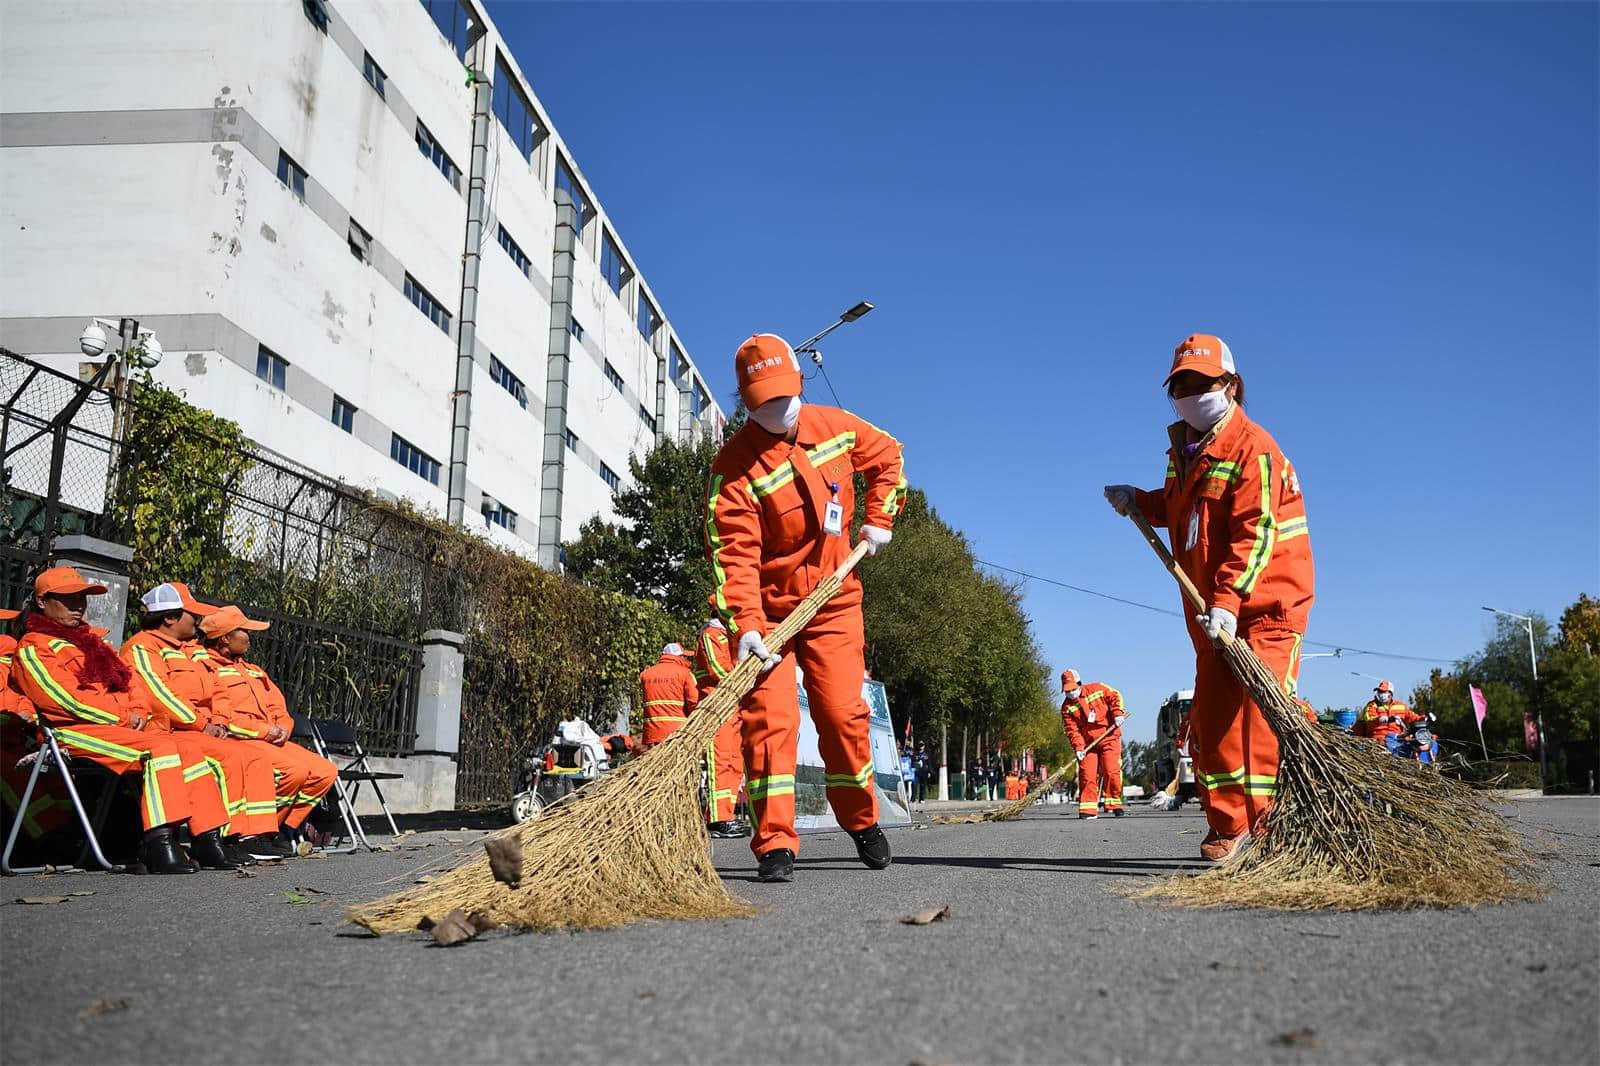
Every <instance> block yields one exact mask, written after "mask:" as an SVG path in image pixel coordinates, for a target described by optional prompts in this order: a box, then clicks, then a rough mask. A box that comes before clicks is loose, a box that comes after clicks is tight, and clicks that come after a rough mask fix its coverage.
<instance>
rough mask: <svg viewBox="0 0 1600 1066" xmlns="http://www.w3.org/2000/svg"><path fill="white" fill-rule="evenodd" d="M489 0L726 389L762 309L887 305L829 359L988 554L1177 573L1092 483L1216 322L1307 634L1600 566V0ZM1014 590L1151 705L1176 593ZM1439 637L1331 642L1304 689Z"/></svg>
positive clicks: (1503, 592) (1551, 601)
mask: <svg viewBox="0 0 1600 1066" xmlns="http://www.w3.org/2000/svg"><path fill="white" fill-rule="evenodd" d="M490 14H491V16H492V17H493V18H494V19H495V21H496V23H497V24H498V25H499V26H500V28H501V29H502V31H503V32H504V33H505V34H506V35H507V37H508V38H509V39H510V40H511V42H512V45H513V49H514V50H515V51H516V53H517V55H518V57H519V60H520V62H521V64H522V67H523V69H524V71H526V72H527V73H528V75H529V77H530V78H531V79H532V81H533V84H534V88H535V90H536V91H537V92H538V93H539V95H540V97H541V99H542V100H543V101H544V103H545V105H546V107H547V108H548V109H549V111H550V113H551V116H552V118H553V119H554V121H555V123H556V126H557V128H558V129H560V131H561V133H562V136H563V137H564V138H565V139H566V140H567V142H568V143H569V144H570V145H571V146H572V148H573V151H574V153H575V155H576V156H577V158H578V162H579V164H580V165H581V167H582V168H583V170H584V173H585V174H586V176H587V177H588V179H589V181H590V182H591V184H592V185H593V186H594V188H595V190H596V193H597V195H598V196H599V197H600V199H601V201H602V203H604V205H605V207H606V210H607V211H608V212H609V214H610V215H611V217H612V219H613V220H614V221H615V222H616V224H617V226H618V228H619V230H620V231H621V233H622V236H623V238H624V240H625V241H626V242H627V244H628V246H629V249H630V251H631V252H632V254H633V255H634V257H635V259H636V260H637V263H638V266H639V268H640V269H641V270H642V271H643V273H644V274H645V276H646V277H647V278H648V279H649V281H650V284H651V286H652V288H653V289H654V291H655V292H656V293H657V295H659V296H660V297H661V299H662V302H663V304H664V307H665V310H666V313H667V314H668V316H669V317H670V318H671V320H672V322H673V324H674V326H675V327H676V328H677V330H678V332H679V333H680V334H681V335H682V336H683V337H684V338H685V340H686V342H687V344H688V345H689V347H690V350H691V351H692V352H693V354H694V356H695V357H696V359H697V360H698V361H699V362H700V364H701V365H702V366H703V367H705V368H706V372H707V375H708V377H709V378H710V383H711V385H712V386H713V388H714V389H715V391H717V392H718V394H719V396H720V397H721V398H723V399H724V401H725V403H727V399H728V397H729V394H730V393H731V392H732V389H733V379H732V373H731V362H732V353H733V351H734V349H735V347H736V346H737V345H738V343H739V341H741V340H742V339H743V338H744V337H746V336H748V335H749V334H750V333H751V332H753V331H756V330H771V331H776V332H779V333H782V334H784V335H786V336H789V337H790V338H791V339H799V338H801V337H803V336H805V335H807V334H809V333H811V332H814V331H815V330H816V329H820V328H821V327H822V326H823V325H826V324H827V323H828V322H829V321H831V320H832V319H833V317H834V316H836V315H837V314H838V312H839V311H841V310H843V309H844V308H846V307H849V306H850V305H851V304H852V303H854V302H855V301H856V300H858V299H869V300H871V301H873V302H874V303H876V304H877V305H878V310H877V311H875V312H874V313H873V314H872V315H870V316H869V317H867V318H866V319H863V320H862V321H861V322H859V323H857V324H855V325H853V326H847V327H845V328H844V329H843V330H841V331H840V332H839V333H837V334H835V336H834V338H832V343H829V344H827V345H825V348H824V351H825V353H826V356H827V365H828V371H829V375H830V376H831V378H832V380H833V384H834V385H835V386H836V387H837V389H838V391H839V395H840V398H841V399H842V401H843V404H844V406H846V407H849V408H851V409H853V410H855V411H857V412H858V413H860V414H862V415H863V416H865V417H867V418H870V419H871V420H872V421H874V422H876V423H878V424H879V425H882V426H884V427H885V428H886V429H889V430H890V431H892V432H894V433H895V434H896V435H897V436H899V437H900V438H901V439H902V440H903V441H904V442H905V444H906V456H907V463H908V471H909V474H910V476H911V478H912V480H913V482H914V483H916V484H917V485H919V486H921V487H922V488H924V489H926V490H927V491H928V493H929V495H930V497H931V498H932V499H933V501H934V502H935V504H936V505H937V506H938V508H939V510H940V511H941V513H942V514H943V515H944V516H945V517H946V518H947V519H948V520H950V521H951V522H952V523H953V524H955V525H956V526H958V527H960V528H961V529H963V530H964V531H965V532H966V533H967V534H968V536H969V537H970V538H971V539H972V541H973V543H974V544H975V545H976V547H977V550H978V554H979V555H980V557H982V558H984V559H986V560H990V561H992V562H995V563H1001V564H1004V565H1008V566H1012V567H1016V568H1019V569H1023V570H1028V571H1032V572H1034V573H1038V574H1041V575H1046V576H1050V577H1054V578H1057V579H1060V580H1063V581H1067V582H1071V583H1075V584H1079V585H1083V586H1087V587H1091V588H1095V589H1099V590H1103V591H1105V592H1108V593H1113V594H1116V595H1120V596H1125V597H1129V598H1132V599H1135V600H1140V601H1144V602H1147V603H1154V604H1158V605H1160V606H1162V607H1168V608H1172V607H1176V606H1177V599H1176V590H1175V589H1174V588H1173V586H1172V585H1171V581H1170V579H1169V578H1168V577H1167V576H1166V574H1165V572H1164V571H1163V570H1161V569H1160V567H1159V565H1158V564H1157V563H1156V561H1155V559H1154V557H1153V556H1152V555H1151V554H1150V552H1149V549H1148V548H1147V547H1146V546H1145V545H1144V544H1143V542H1142V541H1141V540H1140V539H1139V537H1138V535H1137V533H1136V532H1135V531H1134V530H1133V528H1132V527H1131V525H1130V524H1129V523H1128V522H1127V521H1126V520H1124V519H1121V518H1118V517H1117V516H1116V515H1114V514H1113V513H1112V512H1111V510H1110V509H1109V508H1108V507H1107V506H1106V505H1105V503H1104V502H1103V500H1102V499H1101V495H1100V488H1101V486H1102V485H1104V484H1105V483H1107V482H1122V481H1130V482H1134V483H1138V484H1143V485H1147V486H1152V485H1154V484H1155V483H1157V482H1158V481H1159V480H1160V478H1161V475H1162V471H1163V468H1164V464H1165V460H1164V458H1163V454H1162V453H1163V450H1164V447H1165V436H1164V432H1163V427H1164V425H1165V424H1166V423H1167V422H1168V421H1170V420H1171V419H1172V417H1173V416H1172V414H1171V410H1170V407H1169V405H1168V403H1167V401H1166V398H1165V396H1164V395H1163V393H1162V392H1161V389H1160V381H1161V378H1162V377H1163V376H1164V374H1165V372H1166V368H1167V365H1168V363H1169V361H1170V359H1171V352H1172V348H1173V345H1174V344H1176V343H1177V341H1178V340H1180V339H1182V338H1183V337H1184V336H1186V335H1187V334H1189V333H1191V332H1196V331H1205V332H1215V333H1218V334H1220V335H1221V336H1222V337H1223V338H1224V339H1225V340H1227V341H1228V343H1229V345H1230V346H1231V347H1232V349H1233V351H1234V354H1235V356H1236V357H1237V359H1238V361H1239V366H1240V370H1241V372H1242V373H1243V375H1244V377H1245V379H1246V381H1247V383H1248V387H1249V399H1250V412H1251V414H1252V416H1253V417H1254V418H1255V419H1256V420H1257V421H1259V422H1261V423H1262V424H1263V425H1265V426H1266V427H1267V428H1268V429H1269V430H1270V431H1271V432H1272V433H1273V434H1274V435H1275V436H1276V437H1277V439H1278V441H1279V443H1280V444H1281V445H1282V446H1283V448H1284V450H1285V452H1286V453H1287V454H1288V456H1289V457H1290V459H1291V460H1293V462H1294V463H1295V465H1296V466H1297V468H1298V469H1299V472H1300V478H1301V484H1302V486H1303V488H1304V491H1305V493H1306V497H1307V505H1308V511H1309V515H1310V519H1311V535H1312V544H1313V548H1314V551H1315V554H1316V561H1317V606H1316V609H1315V610H1314V611H1313V612H1312V616H1311V629H1310V632H1309V633H1308V639H1309V640H1313V641H1323V642H1329V643H1340V644H1345V645H1349V646H1354V647H1361V648H1373V649H1381V650H1384V651H1390V652H1396V653H1401V654H1406V655H1413V656H1421V657H1425V658H1438V659H1446V660H1448V659H1454V658H1456V657H1458V656H1461V655H1463V654H1465V653H1467V652H1469V651H1471V650H1473V649H1475V648H1477V647H1478V646H1480V645H1481V644H1482V642H1483V640H1484V638H1485V637H1486V636H1487V635H1488V634H1489V633H1490V632H1491V631H1492V619H1491V616H1489V615H1487V614H1485V613H1484V612H1482V611H1481V610H1480V609H1479V607H1480V605H1481V604H1485V603H1488V604H1493V605H1495V606H1500V607H1507V608H1510V609H1513V610H1524V611H1525V610H1529V609H1534V610H1539V611H1544V612H1547V613H1549V614H1550V615H1551V616H1552V617H1554V616H1555V615H1557V614H1558V613H1559V611H1560V610H1561V608H1562V607H1563V606H1564V605H1565V604H1567V603H1568V602H1570V601H1571V600H1572V599H1574V598H1575V597H1576V596H1577V594H1578V593H1579V592H1580V591H1587V592H1589V593H1591V594H1592V593H1595V592H1596V591H1597V590H1600V533H1597V530H1600V424H1597V407H1600V380H1597V376H1600V369H1597V368H1600V355H1597V350H1596V338H1597V337H1600V324H1597V321H1596V292H1597V276H1596V261H1597V217H1596V189H1597V184H1596V182H1597V174H1596V159H1597V155H1600V145H1597V135H1596V130H1597V127H1600V114H1597V106H1596V85H1597V82H1600V78H1597V73H1600V72H1597V64H1596V39H1597V28H1600V27H1597V19H1596V8H1595V6H1593V5H1578V4H1572V5H1538V4H1510V5H1493V4H1467V5H1461V4H1454V5H1446V4H1423V5H1415V6H1413V5H1404V4H1379V5H1372V6H1365V5H1356V4H1334V5H1302V4H1283V5H1267V4H1248V5H1246V4H1236V5H1233V4H1230V5H1220V6H1206V5H1197V4H1185V5H1179V6H1166V5H1155V4H1137V5H1133V4H1128V5H1114V6H1100V5H1090V4H1072V5H1069V4H983V5H966V4H938V5H920V4H906V3H893V4H890V3H884V4H877V5H864V4H850V5H844V4H794V5H777V4H739V5H734V4H715V5H713V4H693V3H662V4H644V5H626V4H532V3H505V2H500V3H491V4H490ZM814 385H815V386H820V387H821V391H820V394H816V393H814V394H813V398H815V399H818V400H820V401H822V402H830V401H829V398H828V395H827V391H826V387H825V386H821V382H820V381H818V382H815V383H814ZM729 405H730V406H731V404H729ZM890 550H892V548H891V549H890ZM1026 597H1027V608H1028V611H1029V613H1030V615H1031V617H1032V618H1033V621H1034V627H1035V631H1036V633H1037V635H1038V637H1039V640H1040V642H1041V644H1042V646H1043V648H1044V649H1045V652H1046V654H1047V656H1048V657H1049V658H1050V660H1051V662H1052V664H1054V665H1055V666H1056V667H1058V668H1059V667H1066V666H1072V667H1075V668H1077V669H1078V670H1079V671H1080V672H1082V673H1083V674H1084V675H1085V676H1086V677H1088V678H1090V679H1097V680H1105V681H1108V682H1110V683H1112V684H1115V685H1117V686H1118V687H1120V688H1121V689H1122V690H1123V692H1124V694H1125V695H1126V696H1127V697H1128V698H1129V701H1130V705H1131V708H1132V709H1133V711H1134V712H1135V714H1136V716H1137V717H1136V718H1135V719H1134V721H1132V722H1130V723H1129V724H1130V733H1131V735H1132V736H1134V737H1144V736H1148V735H1149V734H1150V732H1151V721H1152V718H1153V711H1154V709H1155V707H1156V705H1157V704H1158V703H1159V701H1160V699H1161V698H1162V696H1164V695H1165V694H1166V693H1167V692H1170V691H1171V690H1173V689H1175V688H1179V687H1187V685H1188V683H1189V680H1190V679H1191V678H1192V671H1193V658H1192V652H1191V651H1190V650H1189V646H1188V642H1187V638H1186V636H1185V635H1184V633H1183V631H1182V625H1181V623H1180V622H1179V621H1178V620H1177V619H1176V618H1169V617H1164V616H1162V615H1158V614H1154V613H1151V612H1148V611H1142V610H1138V609H1135V608H1131V607H1125V606H1121V605H1118V604H1114V603H1108V602H1105V601H1103V600H1098V599H1095V598H1092V597H1089V596H1085V595H1082V594H1080V593H1076V592H1071V591H1067V590H1064V589H1059V588H1054V587H1051V586H1046V585H1041V584H1038V583H1031V584H1030V585H1029V586H1028V588H1027V593H1026ZM1311 650H1313V651H1324V650H1327V649H1318V648H1314V649H1311ZM1429 665H1430V664H1428V663H1424V662H1413V661H1408V660H1403V659H1394V658H1378V657H1374V656H1354V657H1350V656H1346V657H1345V658H1344V659H1342V660H1335V659H1314V660H1310V661H1308V662H1307V664H1306V666H1305V669H1304V671H1303V674H1302V689H1303V691H1304V693H1305V695H1306V696H1307V697H1308V698H1309V699H1311V700H1312V701H1313V702H1314V703H1316V704H1317V705H1318V706H1322V705H1325V704H1330V703H1331V704H1346V703H1359V702H1360V701H1362V700H1364V699H1365V698H1366V696H1367V693H1368V691H1369V690H1370V688H1371V686H1372V682H1371V681H1368V680H1365V679H1364V678H1360V677H1355V676H1352V674H1351V671H1352V670H1356V671H1361V672H1363V673H1367V674H1373V675H1381V676H1385V677H1391V678H1393V679H1394V681H1395V683H1396V685H1397V686H1398V687H1399V688H1400V689H1401V690H1402V692H1405V693H1409V691H1410V688H1411V686H1412V685H1413V684H1415V683H1416V682H1417V681H1418V680H1420V679H1421V678H1424V677H1425V676H1426V674H1427V670H1428V668H1429Z"/></svg>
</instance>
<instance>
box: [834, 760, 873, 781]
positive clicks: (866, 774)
mask: <svg viewBox="0 0 1600 1066" xmlns="http://www.w3.org/2000/svg"><path fill="white" fill-rule="evenodd" d="M822 783H823V785H824V786H825V787H827V788H871V787H872V760H871V759H868V760H867V765H866V767H865V768H864V769H863V770H862V771H861V772H860V773H858V774H824V775H823V776H822Z"/></svg>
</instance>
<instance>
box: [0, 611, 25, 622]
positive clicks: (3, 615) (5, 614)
mask: <svg viewBox="0 0 1600 1066" xmlns="http://www.w3.org/2000/svg"><path fill="white" fill-rule="evenodd" d="M21 613H22V612H21V611H13V610H11V609H10V608H8V607H0V622H9V621H11V620H12V619H13V618H15V617H16V616H17V615H19V614H21Z"/></svg>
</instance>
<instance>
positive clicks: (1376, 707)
mask: <svg viewBox="0 0 1600 1066" xmlns="http://www.w3.org/2000/svg"><path fill="white" fill-rule="evenodd" d="M1421 717H1422V715H1420V714H1418V713H1417V712H1416V711H1413V710H1412V709H1411V708H1410V707H1407V706H1406V705H1405V704H1404V703H1402V702H1401V701H1399V700H1397V699H1395V698H1394V685H1393V684H1391V683H1390V682H1388V681H1380V682H1378V687H1377V688H1375V689H1373V692H1372V698H1371V699H1370V700H1368V701H1367V705H1366V706H1365V707H1363V708H1361V713H1360V714H1358V715H1356V727H1355V734H1356V736H1358V737H1367V738H1368V739H1370V740H1373V741H1376V742H1377V744H1378V746H1379V747H1380V748H1382V747H1385V742H1386V741H1387V740H1388V739H1389V738H1390V737H1392V736H1396V735H1398V734H1400V733H1404V732H1405V731H1406V727H1407V726H1409V725H1410V724H1411V723H1412V722H1415V721H1418V720H1419V719H1420V718H1421Z"/></svg>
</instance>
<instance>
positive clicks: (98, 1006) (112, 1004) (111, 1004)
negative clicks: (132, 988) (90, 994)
mask: <svg viewBox="0 0 1600 1066" xmlns="http://www.w3.org/2000/svg"><path fill="white" fill-rule="evenodd" d="M127 1009H128V1001H127V1000H125V999H97V1000H95V1001H94V1002H93V1003H91V1004H89V1005H88V1006H87V1007H85V1008H83V1009H82V1010H80V1011H79V1012H78V1017H80V1018H93V1017H94V1016H95V1015H96V1014H114V1013H116V1012H117V1011H119V1010H127Z"/></svg>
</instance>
